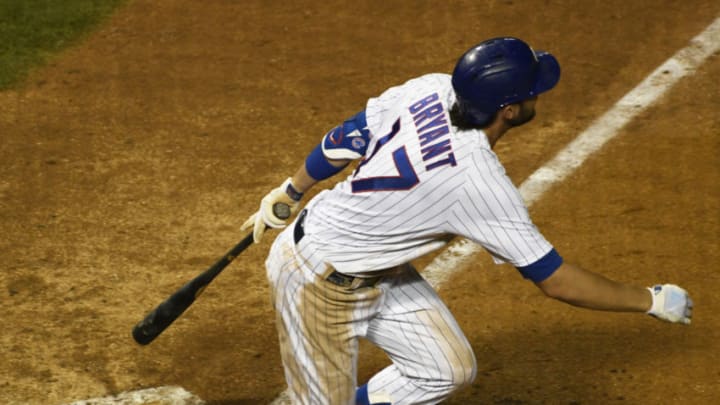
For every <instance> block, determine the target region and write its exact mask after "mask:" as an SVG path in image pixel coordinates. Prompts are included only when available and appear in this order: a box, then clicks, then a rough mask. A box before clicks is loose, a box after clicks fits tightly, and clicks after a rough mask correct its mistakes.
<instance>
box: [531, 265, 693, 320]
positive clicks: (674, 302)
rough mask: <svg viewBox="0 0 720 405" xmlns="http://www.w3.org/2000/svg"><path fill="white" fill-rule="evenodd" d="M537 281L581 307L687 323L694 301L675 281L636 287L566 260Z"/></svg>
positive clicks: (550, 292)
mask: <svg viewBox="0 0 720 405" xmlns="http://www.w3.org/2000/svg"><path fill="white" fill-rule="evenodd" d="M536 284H537V286H538V287H539V288H540V289H541V290H542V291H543V292H544V293H545V294H546V295H547V296H549V297H552V298H555V299H557V300H560V301H563V302H566V303H568V304H571V305H574V306H578V307H583V308H589V309H596V310H602V311H623V312H645V313H648V314H650V315H653V316H655V317H657V318H659V319H663V320H666V321H669V322H681V323H686V324H687V323H690V318H691V316H692V300H691V299H690V297H689V296H688V295H687V292H686V291H685V290H683V289H682V288H680V287H678V286H675V285H672V284H664V285H657V286H654V287H652V288H643V287H637V286H633V285H629V284H624V283H619V282H617V281H613V280H610V279H608V278H606V277H603V276H602V275H600V274H597V273H593V272H591V271H588V270H585V269H583V268H581V267H579V266H576V265H572V264H569V263H563V264H562V265H561V266H560V268H558V269H557V270H556V271H555V272H554V273H553V274H552V275H550V277H548V278H547V279H545V280H543V281H541V282H538V283H536Z"/></svg>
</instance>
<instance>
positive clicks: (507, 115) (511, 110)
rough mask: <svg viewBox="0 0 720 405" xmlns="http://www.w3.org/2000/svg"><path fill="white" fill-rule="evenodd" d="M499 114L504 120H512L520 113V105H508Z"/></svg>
mask: <svg viewBox="0 0 720 405" xmlns="http://www.w3.org/2000/svg"><path fill="white" fill-rule="evenodd" d="M499 113H500V116H502V117H503V118H504V119H505V120H512V119H513V118H515V117H516V116H517V115H518V114H519V113H520V103H514V104H508V105H506V106H505V107H503V108H501V109H500V111H499Z"/></svg>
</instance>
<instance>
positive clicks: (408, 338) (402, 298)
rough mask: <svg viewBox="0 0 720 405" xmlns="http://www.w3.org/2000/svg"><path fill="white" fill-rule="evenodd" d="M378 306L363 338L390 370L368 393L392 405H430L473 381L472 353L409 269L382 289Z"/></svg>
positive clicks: (374, 379) (443, 308) (449, 316)
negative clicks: (385, 357) (381, 352)
mask: <svg viewBox="0 0 720 405" xmlns="http://www.w3.org/2000/svg"><path fill="white" fill-rule="evenodd" d="M381 288H382V289H383V290H384V294H385V296H384V298H383V301H384V302H383V306H382V308H381V309H380V312H379V313H378V314H377V315H376V317H375V318H374V319H373V320H372V321H371V322H370V326H369V329H368V332H367V338H368V339H369V340H370V341H372V342H373V343H374V344H376V345H377V346H378V347H380V348H382V349H383V350H384V351H385V352H386V353H387V354H388V356H389V357H390V358H391V359H392V361H393V364H392V365H391V366H389V367H387V368H385V369H384V370H382V371H380V372H379V373H378V374H376V375H375V376H373V377H372V378H371V379H370V381H369V383H368V385H367V391H368V395H369V396H370V397H372V396H377V398H378V401H382V400H387V399H383V394H385V395H387V396H386V397H385V398H389V400H390V401H391V403H392V404H393V405H397V404H435V403H438V402H440V401H442V400H443V399H445V398H447V397H448V396H449V395H450V394H451V393H452V392H453V391H455V390H457V389H458V388H460V387H461V386H464V385H467V384H470V383H471V382H472V381H473V380H474V379H475V374H476V371H477V364H476V360H475V356H474V354H473V352H472V348H471V346H470V344H469V342H468V341H467V339H466V338H465V335H464V334H463V332H462V330H461V329H460V327H459V326H458V324H457V322H456V321H455V318H454V317H453V315H452V314H451V313H450V311H449V310H448V308H447V307H446V306H445V304H444V303H443V302H442V300H441V299H440V297H439V296H438V295H437V293H436V292H435V290H434V289H433V288H432V286H430V284H429V283H427V282H426V281H425V280H424V279H423V278H422V277H421V276H420V275H419V274H418V273H417V271H415V269H414V268H412V266H409V265H408V268H407V269H406V271H404V272H403V274H402V275H401V276H398V277H394V278H393V279H392V280H390V281H388V282H386V283H383V284H382V285H381Z"/></svg>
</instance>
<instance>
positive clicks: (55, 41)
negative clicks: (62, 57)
mask: <svg viewBox="0 0 720 405" xmlns="http://www.w3.org/2000/svg"><path fill="white" fill-rule="evenodd" d="M125 2H126V0H0V90H1V89H7V88H10V87H12V86H14V85H16V84H17V83H19V82H21V81H22V79H23V78H25V77H26V76H27V73H28V71H29V70H30V69H32V68H34V67H37V66H40V65H42V64H43V63H44V62H45V61H46V60H47V58H48V57H49V56H50V55H53V54H54V53H56V52H58V51H59V50H62V49H63V48H64V47H66V46H68V45H71V44H73V43H74V42H75V41H77V40H78V39H79V38H81V37H82V35H83V34H85V33H87V32H89V31H90V30H91V29H92V28H93V27H94V26H96V24H97V23H98V22H99V21H101V20H102V19H103V18H104V17H106V16H108V15H110V14H111V13H112V11H113V10H114V9H115V8H116V7H118V6H119V5H121V4H123V3H125Z"/></svg>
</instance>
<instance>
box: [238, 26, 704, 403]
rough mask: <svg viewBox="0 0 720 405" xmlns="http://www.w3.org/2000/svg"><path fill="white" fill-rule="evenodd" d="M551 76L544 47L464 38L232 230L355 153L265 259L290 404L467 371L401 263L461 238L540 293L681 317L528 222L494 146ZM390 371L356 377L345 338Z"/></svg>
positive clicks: (438, 397)
mask: <svg viewBox="0 0 720 405" xmlns="http://www.w3.org/2000/svg"><path fill="white" fill-rule="evenodd" d="M559 77H560V66H559V64H558V62H557V60H556V59H555V57H554V56H553V55H551V54H550V53H547V52H540V51H533V49H532V48H530V47H529V46H528V45H527V44H526V43H525V42H523V41H522V40H519V39H517V38H494V39H490V40H487V41H484V42H481V43H480V44H478V45H476V46H474V47H473V48H471V49H470V50H468V51H467V52H466V53H465V54H464V55H463V56H462V57H461V58H460V59H459V61H458V62H457V64H456V66H455V69H454V71H453V74H452V75H447V74H428V75H424V76H421V77H418V78H415V79H412V80H409V81H408V82H406V83H404V84H402V85H399V86H397V87H392V88H390V89H388V90H386V91H385V92H384V93H382V94H381V95H380V96H379V97H377V98H371V99H370V100H368V102H367V105H366V106H365V109H364V110H363V111H361V112H359V113H358V114H357V115H355V116H353V117H352V118H350V119H348V120H347V121H345V122H343V123H342V124H341V125H339V126H338V127H336V128H334V129H332V130H331V131H330V132H328V133H327V134H326V135H325V136H324V137H323V138H322V140H321V142H320V144H319V145H318V146H317V147H316V148H315V149H314V150H313V151H312V152H311V153H310V155H309V156H308V157H307V158H306V160H305V162H304V164H303V165H302V166H301V167H300V168H299V169H298V170H297V172H296V173H295V174H294V175H293V177H292V178H288V179H287V180H286V181H285V182H284V183H283V184H282V185H281V186H280V187H278V188H276V189H274V190H272V191H271V192H270V193H269V194H268V195H267V196H265V197H264V198H263V199H262V202H261V205H260V210H259V211H258V212H257V213H255V214H254V215H252V216H251V217H250V218H249V219H248V220H247V221H246V222H245V224H244V225H243V229H249V228H253V234H254V239H255V242H259V241H260V240H261V238H262V236H263V233H264V231H265V229H266V227H271V228H283V227H285V226H286V220H284V219H281V218H278V217H277V216H276V215H275V214H274V213H273V209H272V208H273V206H274V205H275V204H278V203H282V204H287V205H288V206H289V207H290V208H291V211H292V212H293V213H296V212H297V211H298V209H299V204H300V200H301V199H302V197H303V193H305V192H306V191H307V190H308V189H309V188H310V187H312V186H313V184H315V183H316V182H318V181H320V180H323V179H327V178H329V177H331V176H333V175H334V174H336V173H338V172H339V171H341V170H342V169H343V168H344V167H345V166H346V165H348V164H349V163H350V162H351V161H359V162H358V163H357V166H356V167H355V170H354V171H353V173H352V174H351V175H350V176H349V177H348V178H347V179H345V180H344V181H342V182H340V183H339V184H337V185H336V186H335V187H334V188H332V189H331V190H324V191H322V192H320V193H319V194H318V195H317V196H315V197H314V198H313V199H312V200H311V201H309V202H308V204H307V206H306V207H305V209H304V210H302V211H301V212H300V213H299V215H298V216H297V218H296V219H295V220H294V222H293V223H292V224H291V226H289V227H287V229H285V230H284V231H282V232H281V233H280V234H279V235H278V236H277V238H276V239H275V242H274V243H273V245H272V248H271V251H270V254H269V256H268V259H267V262H266V266H267V275H268V278H269V280H270V284H271V290H272V295H273V303H274V306H275V309H276V313H277V328H278V332H279V342H280V349H281V352H282V361H283V366H284V369H285V377H286V381H287V384H288V386H289V388H290V392H291V395H292V398H293V400H294V402H296V403H300V404H333V405H335V404H353V403H357V404H365V405H367V404H375V405H378V404H434V403H438V402H440V401H442V400H443V399H445V398H447V397H448V396H449V395H450V394H451V393H452V392H454V391H456V390H457V389H458V388H460V387H462V386H465V385H467V384H470V383H471V382H472V381H473V379H474V378H475V374H476V370H477V366H476V360H475V357H474V354H473V351H472V348H471V347H470V344H469V343H468V341H467V339H466V338H465V336H464V334H463V332H462V330H460V327H459V326H458V324H457V322H456V320H455V319H454V317H453V315H452V314H451V313H450V311H449V310H448V308H447V307H446V306H445V305H444V303H443V302H442V301H441V300H440V298H439V297H438V295H437V293H436V292H435V291H434V290H433V288H432V287H431V286H430V285H429V284H428V283H427V282H426V281H425V280H424V279H423V278H422V276H420V275H419V274H418V272H417V271H416V270H415V269H414V268H413V266H412V265H411V264H409V262H410V261H411V260H413V259H416V258H418V257H420V256H422V255H424V254H426V253H429V252H431V251H434V250H436V249H440V248H442V247H443V246H445V245H446V244H447V243H448V242H449V240H450V239H451V238H452V237H454V236H462V237H465V238H469V239H471V240H472V241H474V242H476V243H478V244H480V245H481V246H483V247H484V248H485V249H486V250H487V251H488V252H489V253H490V254H491V255H492V257H493V258H494V259H495V261H496V262H498V263H502V262H509V263H511V264H512V265H513V266H514V267H515V268H517V270H518V271H519V272H520V273H521V274H522V276H523V277H524V278H526V279H528V280H530V281H531V282H533V283H535V285H537V287H539V288H540V290H541V291H542V292H543V293H545V294H546V295H547V296H549V297H552V298H555V299H558V300H560V301H563V302H566V303H569V304H572V305H575V306H580V307H585V308H591V309H598V310H607V311H635V312H642V313H648V314H650V315H652V316H655V317H657V318H659V319H662V320H665V321H669V322H679V323H684V324H689V323H690V317H691V314H692V301H691V299H690V298H689V297H688V294H687V293H686V291H685V290H683V289H682V288H680V287H678V286H675V285H672V284H658V285H655V286H653V287H650V288H643V287H636V286H631V285H626V284H621V283H617V282H614V281H612V280H609V279H607V278H605V277H603V276H601V275H599V274H596V273H593V272H590V271H588V270H584V269H582V268H580V267H578V266H574V265H572V264H569V263H566V262H564V261H563V259H562V257H561V256H560V254H559V253H558V252H557V251H556V250H555V249H554V248H553V246H552V245H551V244H550V242H548V241H547V240H546V239H545V238H544V237H543V235H542V234H541V233H540V231H539V230H538V229H537V228H536V227H535V226H534V225H533V223H532V221H531V220H530V217H529V215H528V211H527V209H526V207H525V205H524V202H523V200H522V198H521V196H520V193H519V192H518V190H517V189H516V187H515V186H514V185H513V183H512V182H511V180H510V179H509V178H508V176H507V175H506V174H505V170H504V168H503V166H502V164H501V163H500V162H499V161H498V157H497V156H496V155H495V153H494V152H493V150H492V148H493V146H494V145H495V143H496V142H497V141H498V139H500V138H501V137H502V136H503V134H505V133H506V132H507V131H508V130H509V129H510V128H512V127H516V126H520V125H522V124H524V123H526V122H528V121H530V120H531V119H532V118H533V117H534V115H535V103H536V102H537V98H538V95H539V94H541V93H543V92H546V91H548V90H550V89H552V88H553V87H554V86H555V85H556V84H557V82H558V80H559ZM359 337H364V338H366V339H368V340H369V341H370V342H372V343H373V344H375V345H377V346H378V347H380V348H381V349H382V350H384V351H385V353H387V355H388V356H389V357H390V359H391V360H392V364H391V365H390V366H388V367H387V368H385V369H384V370H382V371H380V372H379V373H377V374H376V375H374V376H373V377H372V378H371V379H370V380H369V382H368V383H367V384H365V385H362V386H360V387H358V386H357V378H356V369H357V352H358V338H359Z"/></svg>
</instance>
